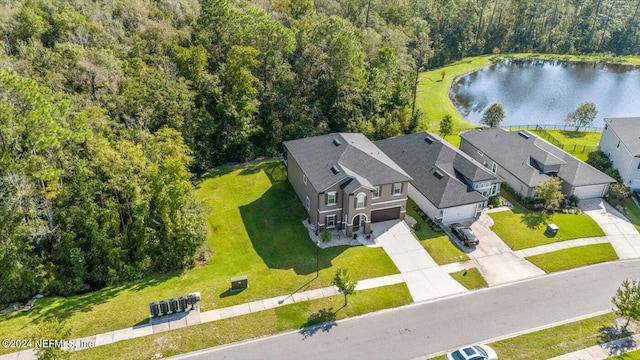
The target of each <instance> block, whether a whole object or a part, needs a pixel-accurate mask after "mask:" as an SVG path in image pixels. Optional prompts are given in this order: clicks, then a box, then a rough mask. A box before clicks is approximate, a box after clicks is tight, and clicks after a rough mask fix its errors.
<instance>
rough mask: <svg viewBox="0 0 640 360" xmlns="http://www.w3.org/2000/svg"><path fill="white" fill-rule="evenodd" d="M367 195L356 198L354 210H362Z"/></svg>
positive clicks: (359, 195)
mask: <svg viewBox="0 0 640 360" xmlns="http://www.w3.org/2000/svg"><path fill="white" fill-rule="evenodd" d="M366 197H367V195H365V193H360V194H358V195H357V196H356V209H364V204H365V203H364V201H365V199H366Z"/></svg>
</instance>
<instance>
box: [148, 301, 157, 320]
mask: <svg viewBox="0 0 640 360" xmlns="http://www.w3.org/2000/svg"><path fill="white" fill-rule="evenodd" d="M149 311H150V312H151V316H153V317H158V315H160V306H158V303H157V302H155V301H154V302H152V303H150V304H149Z"/></svg>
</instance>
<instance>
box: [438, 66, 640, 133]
mask: <svg viewBox="0 0 640 360" xmlns="http://www.w3.org/2000/svg"><path fill="white" fill-rule="evenodd" d="M450 98H451V100H452V101H453V103H454V104H455V105H456V107H457V109H458V111H459V112H460V113H461V114H462V116H464V117H465V118H467V120H469V121H471V122H474V123H479V122H480V119H481V118H482V114H483V113H484V111H485V109H486V108H487V107H489V106H490V105H491V104H493V103H500V104H502V106H503V107H504V110H505V118H504V121H503V122H502V125H503V126H504V125H529V124H532V125H533V124H548V125H564V124H565V122H564V120H565V118H566V116H567V114H568V113H569V112H571V111H574V110H575V109H576V108H577V107H578V105H580V104H581V103H583V102H586V101H592V102H595V104H596V108H597V109H598V116H597V117H596V119H595V121H594V123H593V126H596V127H603V126H604V118H605V117H607V118H609V117H637V116H640V70H639V69H638V67H634V66H630V65H603V64H594V63H571V62H549V61H541V60H526V61H504V62H499V63H496V64H493V65H490V66H488V67H485V68H483V69H480V70H478V71H475V72H473V73H470V74H467V75H464V76H462V77H460V78H459V79H458V80H457V81H456V82H454V84H453V85H452V88H451V93H450Z"/></svg>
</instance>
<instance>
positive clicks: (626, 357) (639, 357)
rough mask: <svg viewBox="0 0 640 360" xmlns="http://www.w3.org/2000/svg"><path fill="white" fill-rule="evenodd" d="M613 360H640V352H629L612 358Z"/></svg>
mask: <svg viewBox="0 0 640 360" xmlns="http://www.w3.org/2000/svg"><path fill="white" fill-rule="evenodd" d="M607 359H612V360H640V350H636V351H632V352H628V353H626V354H622V355H618V356H614V357H610V358H607Z"/></svg>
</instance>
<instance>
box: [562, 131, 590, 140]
mask: <svg viewBox="0 0 640 360" xmlns="http://www.w3.org/2000/svg"><path fill="white" fill-rule="evenodd" d="M560 134H562V136H564V137H566V138H569V139H579V138H583V137H585V136H586V135H587V133H586V132H584V131H575V130H561V131H560Z"/></svg>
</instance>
